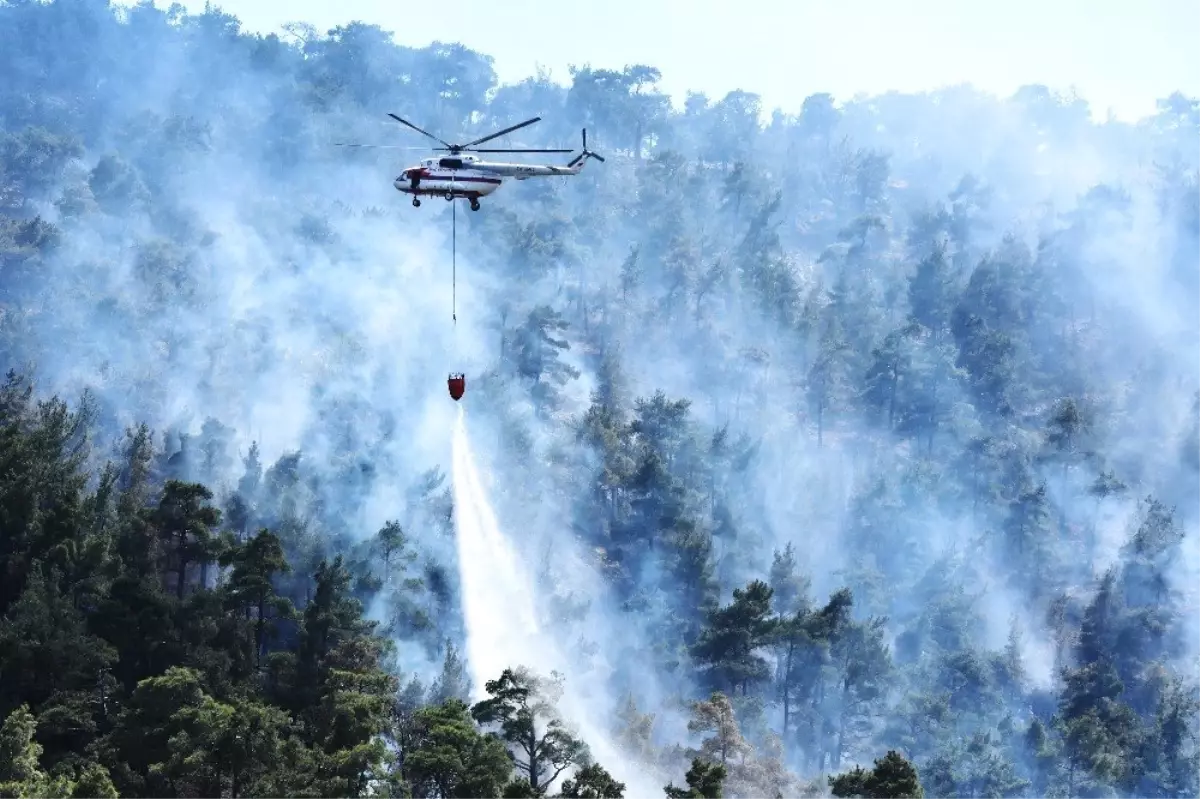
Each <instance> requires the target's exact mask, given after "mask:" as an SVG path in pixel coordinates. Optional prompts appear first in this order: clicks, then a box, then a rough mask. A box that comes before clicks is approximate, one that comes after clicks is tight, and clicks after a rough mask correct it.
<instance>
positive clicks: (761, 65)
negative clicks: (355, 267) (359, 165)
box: [155, 0, 1200, 120]
mask: <svg viewBox="0 0 1200 799" xmlns="http://www.w3.org/2000/svg"><path fill="white" fill-rule="evenodd" d="M155 2H156V4H158V5H160V6H167V5H169V4H170V0H155ZM183 5H185V6H186V7H187V8H188V9H189V11H193V12H198V11H201V10H203V8H204V0H198V1H197V0H189V1H188V2H185V3H183ZM214 5H218V6H220V7H221V8H222V9H223V10H225V11H226V12H228V13H231V14H234V15H235V16H237V17H238V18H239V19H240V20H241V21H242V24H243V26H244V27H245V28H247V29H249V30H253V31H257V32H262V33H266V32H271V31H278V30H279V27H280V26H281V25H282V24H284V23H286V22H308V23H310V24H312V25H314V26H315V27H316V28H317V29H318V30H320V31H326V30H328V29H330V28H333V27H335V26H337V25H340V24H344V23H346V22H350V21H354V20H358V21H362V22H368V23H374V24H377V25H379V26H380V27H382V28H384V29H385V30H389V31H391V32H393V33H394V34H395V37H396V41H397V42H399V43H400V44H404V45H409V46H424V45H427V44H429V43H430V42H432V41H435V40H440V41H458V42H461V43H463V44H465V45H466V46H467V47H470V48H471V49H473V50H476V51H479V52H483V53H486V54H488V55H491V56H493V57H494V58H495V69H496V72H497V74H498V76H499V78H500V81H501V82H502V83H509V82H516V81H519V80H521V79H523V78H525V77H528V76H530V75H532V74H534V73H535V72H536V70H537V68H538V67H539V66H541V67H542V68H545V69H547V70H549V71H550V73H551V76H552V77H553V78H554V79H555V80H557V81H559V82H561V83H569V81H570V75H569V73H568V71H567V70H568V65H570V64H576V65H580V66H582V65H584V64H590V65H591V66H593V67H596V68H620V67H623V66H624V65H626V64H631V63H643V64H649V65H651V66H655V67H657V68H658V69H659V70H660V71H661V72H662V76H663V80H662V83H661V86H662V88H663V89H664V90H665V91H667V92H668V93H670V94H671V95H672V97H673V99H674V100H675V101H676V102H677V103H680V102H681V101H682V100H683V98H684V97H685V96H686V94H687V92H688V91H689V90H692V91H702V92H704V93H706V94H708V95H709V96H710V97H713V98H714V99H719V98H720V97H721V96H723V95H724V94H725V93H726V92H729V91H732V90H735V89H742V90H745V91H751V92H755V93H757V94H759V95H760V96H761V97H762V100H763V105H764V110H766V111H767V112H768V114H769V112H770V110H772V109H774V108H781V109H782V110H783V111H784V112H785V113H796V112H797V111H799V109H800V104H801V103H802V102H803V100H804V98H805V97H806V96H808V95H810V94H813V93H815V92H821V91H825V92H829V93H831V94H833V95H834V97H835V98H837V99H850V98H851V97H853V96H854V95H856V94H860V93H864V94H880V93H883V92H886V91H889V90H897V91H905V92H913V91H926V90H931V89H935V88H938V87H939V86H946V85H955V84H961V83H966V82H969V83H972V84H974V85H975V86H976V87H978V88H980V89H983V90H985V91H989V92H993V93H995V94H999V95H1002V96H1007V95H1010V94H1012V92H1013V91H1015V90H1016V89H1017V88H1018V87H1019V86H1021V85H1024V84H1028V83H1043V84H1045V85H1047V86H1050V87H1051V88H1054V89H1059V90H1063V91H1065V90H1068V89H1070V88H1072V87H1074V88H1075V90H1076V91H1077V92H1078V93H1079V94H1080V95H1081V96H1082V97H1084V98H1085V99H1086V100H1088V102H1089V103H1090V104H1091V107H1092V113H1093V115H1094V116H1095V117H1097V118H1101V119H1102V118H1104V117H1105V116H1106V115H1107V113H1108V112H1109V111H1111V112H1112V113H1113V114H1114V115H1115V116H1117V117H1118V118H1121V119H1127V120H1132V119H1136V118H1139V117H1142V116H1147V115H1150V114H1152V113H1154V109H1155V100H1157V99H1158V98H1162V97H1166V96H1167V95H1169V94H1170V93H1171V92H1173V91H1177V90H1178V91H1182V92H1184V93H1185V94H1188V95H1190V96H1193V97H1195V96H1200V58H1196V57H1195V52H1196V50H1197V49H1198V48H1197V47H1196V45H1197V43H1198V41H1197V40H1198V38H1200V0H1137V2H1133V0H1003V2H1000V0H904V2H897V1H896V0H791V1H790V2H789V0H776V1H775V2H772V0H576V1H574V2H571V1H570V0H568V1H567V2H561V1H560V0H554V2H551V0H456V1H455V2H453V3H449V4H446V5H443V6H438V5H436V4H425V3H421V4H416V3H401V2H395V0H337V2H329V0H220V1H219V2H215V3H214Z"/></svg>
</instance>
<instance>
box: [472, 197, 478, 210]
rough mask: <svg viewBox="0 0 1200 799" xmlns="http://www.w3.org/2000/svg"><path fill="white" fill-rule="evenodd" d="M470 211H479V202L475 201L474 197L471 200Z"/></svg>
mask: <svg viewBox="0 0 1200 799" xmlns="http://www.w3.org/2000/svg"><path fill="white" fill-rule="evenodd" d="M471 210H472V211H478V210H479V200H476V199H475V198H474V197H472V198H471Z"/></svg>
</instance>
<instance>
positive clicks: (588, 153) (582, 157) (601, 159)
mask: <svg viewBox="0 0 1200 799" xmlns="http://www.w3.org/2000/svg"><path fill="white" fill-rule="evenodd" d="M588 158H595V159H596V160H597V161H599V162H600V163H602V164H603V163H604V156H602V155H597V154H596V153H594V152H592V151H591V150H589V149H588V146H587V128H584V129H583V151H582V152H581V153H579V155H577V156H575V157H574V158H572V159H571V163H569V164H567V166H575V165H576V164H578V163H579V162H580V161H583V160H585V159H588Z"/></svg>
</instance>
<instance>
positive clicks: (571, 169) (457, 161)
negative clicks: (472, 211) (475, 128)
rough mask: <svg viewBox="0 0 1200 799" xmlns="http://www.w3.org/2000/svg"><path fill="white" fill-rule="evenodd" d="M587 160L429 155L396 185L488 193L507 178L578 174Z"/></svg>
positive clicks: (418, 192) (429, 192) (420, 192)
mask: <svg viewBox="0 0 1200 799" xmlns="http://www.w3.org/2000/svg"><path fill="white" fill-rule="evenodd" d="M585 163H587V159H586V158H585V159H581V160H580V161H579V163H578V164H576V165H574V166H556V165H553V164H510V163H502V162H497V161H482V160H480V159H477V158H475V157H474V156H470V155H464V156H455V157H452V158H427V159H425V160H424V161H422V162H421V163H420V164H418V165H416V166H410V167H408V168H407V169H405V170H404V171H403V172H401V173H400V176H399V177H397V178H396V180H395V181H394V182H393V185H395V187H396V189H397V190H399V191H402V192H404V193H405V194H411V195H414V196H435V197H446V196H451V197H486V196H487V195H489V194H491V193H492V192H494V191H495V190H496V189H498V188H500V186H501V184H502V183H503V182H504V179H505V178H513V179H515V180H525V179H526V178H531V177H553V176H555V175H577V174H579V171H580V170H581V169H582V168H583V165H584V164H585Z"/></svg>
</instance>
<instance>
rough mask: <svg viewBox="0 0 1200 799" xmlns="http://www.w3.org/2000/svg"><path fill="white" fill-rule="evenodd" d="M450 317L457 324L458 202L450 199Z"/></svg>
mask: <svg viewBox="0 0 1200 799" xmlns="http://www.w3.org/2000/svg"><path fill="white" fill-rule="evenodd" d="M450 318H451V319H453V320H454V325H455V327H457V326H458V203H457V202H455V201H454V200H451V201H450Z"/></svg>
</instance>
